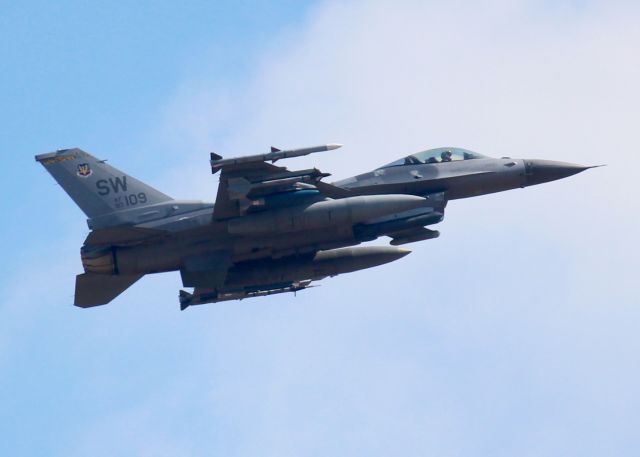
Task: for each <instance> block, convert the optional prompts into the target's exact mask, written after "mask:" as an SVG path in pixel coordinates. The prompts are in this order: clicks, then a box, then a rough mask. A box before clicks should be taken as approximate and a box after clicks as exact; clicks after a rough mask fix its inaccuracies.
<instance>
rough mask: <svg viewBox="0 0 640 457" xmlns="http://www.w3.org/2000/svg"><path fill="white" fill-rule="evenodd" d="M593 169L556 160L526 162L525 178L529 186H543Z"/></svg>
mask: <svg viewBox="0 0 640 457" xmlns="http://www.w3.org/2000/svg"><path fill="white" fill-rule="evenodd" d="M589 168H592V167H586V166H584V165H577V164H575V163H567V162H556V161H554V160H536V159H534V160H525V176H526V183H525V185H527V186H533V185H535V184H542V183H544V182H549V181H555V180H556V179H562V178H566V177H568V176H572V175H575V174H577V173H580V172H581V171H584V170H587V169H589Z"/></svg>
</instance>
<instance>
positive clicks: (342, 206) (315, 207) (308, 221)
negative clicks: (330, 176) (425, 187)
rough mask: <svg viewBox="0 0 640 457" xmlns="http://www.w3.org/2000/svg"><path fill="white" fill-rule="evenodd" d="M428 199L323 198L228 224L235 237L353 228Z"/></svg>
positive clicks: (406, 196)
mask: <svg viewBox="0 0 640 457" xmlns="http://www.w3.org/2000/svg"><path fill="white" fill-rule="evenodd" d="M426 204H427V200H426V199H424V198H422V197H417V196H414V195H366V196H357V197H346V198H342V199H339V200H332V199H326V200H323V201H319V202H314V203H311V204H308V205H299V206H293V207H289V208H282V209H275V210H272V211H265V212H262V213H255V214H248V215H245V216H242V217H238V218H235V219H230V220H229V221H228V222H227V230H228V232H229V233H231V234H234V235H263V234H268V233H283V232H295V231H300V230H312V229H321V228H324V227H335V226H339V225H348V226H351V225H355V224H361V223H364V222H366V221H367V220H369V219H375V218H379V217H383V216H389V215H392V214H396V213H402V212H404V211H408V210H411V209H415V208H420V207H423V206H425V205H426Z"/></svg>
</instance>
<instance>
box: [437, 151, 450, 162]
mask: <svg viewBox="0 0 640 457" xmlns="http://www.w3.org/2000/svg"><path fill="white" fill-rule="evenodd" d="M440 158H441V159H442V161H443V162H451V151H449V150H447V151H442V154H440Z"/></svg>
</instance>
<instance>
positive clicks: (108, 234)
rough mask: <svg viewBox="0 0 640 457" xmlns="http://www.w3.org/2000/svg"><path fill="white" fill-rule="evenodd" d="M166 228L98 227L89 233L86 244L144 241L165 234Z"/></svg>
mask: <svg viewBox="0 0 640 457" xmlns="http://www.w3.org/2000/svg"><path fill="white" fill-rule="evenodd" d="M165 233H166V232H165V231H164V230H155V229H149V228H143V227H112V228H106V229H97V230H94V231H92V232H91V233H89V236H87V239H86V240H84V244H85V245H100V244H104V245H114V244H126V243H134V242H137V241H144V240H147V239H149V238H155V237H157V236H161V235H164V234H165Z"/></svg>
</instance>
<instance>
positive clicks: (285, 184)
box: [211, 144, 353, 220]
mask: <svg viewBox="0 0 640 457" xmlns="http://www.w3.org/2000/svg"><path fill="white" fill-rule="evenodd" d="M338 147H340V145H335V144H328V145H323V146H315V147H311V148H303V149H292V150H288V151H282V150H280V149H276V148H272V149H271V152H270V153H267V154H259V155H254V156H246V157H239V158H232V159H223V158H222V157H221V156H219V155H217V154H215V153H211V172H212V173H214V174H215V173H217V172H220V184H219V186H218V195H217V197H216V202H215V207H214V211H213V217H214V219H216V220H223V219H229V218H232V217H238V216H242V215H244V214H247V213H248V212H253V211H259V210H260V209H261V206H263V205H264V202H265V198H268V197H269V196H272V195H276V194H286V193H289V192H297V191H303V190H307V191H308V190H316V191H318V192H320V193H321V194H322V195H323V196H325V197H329V198H343V197H348V196H351V195H353V193H352V192H351V191H350V190H348V189H344V188H341V187H337V186H334V185H331V184H327V183H324V182H322V181H321V180H322V179H323V178H325V177H327V176H330V174H329V173H322V172H321V171H320V170H318V169H317V168H310V169H306V170H295V171H292V170H288V169H287V168H286V167H279V166H276V165H273V163H267V162H269V161H271V162H276V161H277V160H280V159H284V158H289V157H298V156H302V155H307V154H311V153H313V152H321V151H328V150H331V149H337V148H338Z"/></svg>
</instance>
